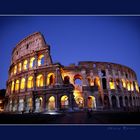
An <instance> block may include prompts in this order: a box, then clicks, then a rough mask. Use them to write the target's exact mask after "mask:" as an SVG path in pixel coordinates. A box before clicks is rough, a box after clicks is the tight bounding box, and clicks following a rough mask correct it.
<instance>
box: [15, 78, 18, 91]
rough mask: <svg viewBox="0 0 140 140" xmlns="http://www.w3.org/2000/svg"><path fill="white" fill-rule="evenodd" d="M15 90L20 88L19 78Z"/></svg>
mask: <svg viewBox="0 0 140 140" xmlns="http://www.w3.org/2000/svg"><path fill="white" fill-rule="evenodd" d="M15 90H16V91H17V90H19V80H16V85H15Z"/></svg>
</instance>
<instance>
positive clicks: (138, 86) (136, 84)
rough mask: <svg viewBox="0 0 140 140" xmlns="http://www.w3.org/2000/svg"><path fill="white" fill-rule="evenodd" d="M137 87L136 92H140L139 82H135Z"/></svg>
mask: <svg viewBox="0 0 140 140" xmlns="http://www.w3.org/2000/svg"><path fill="white" fill-rule="evenodd" d="M135 87H136V91H137V92H139V86H138V83H137V82H135Z"/></svg>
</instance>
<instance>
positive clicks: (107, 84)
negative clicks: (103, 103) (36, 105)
mask: <svg viewBox="0 0 140 140" xmlns="http://www.w3.org/2000/svg"><path fill="white" fill-rule="evenodd" d="M108 77H109V73H108V69H106V86H107V89H108V90H110V86H109V78H108Z"/></svg>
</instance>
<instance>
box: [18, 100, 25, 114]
mask: <svg viewBox="0 0 140 140" xmlns="http://www.w3.org/2000/svg"><path fill="white" fill-rule="evenodd" d="M23 110H24V100H23V99H19V106H18V111H23Z"/></svg>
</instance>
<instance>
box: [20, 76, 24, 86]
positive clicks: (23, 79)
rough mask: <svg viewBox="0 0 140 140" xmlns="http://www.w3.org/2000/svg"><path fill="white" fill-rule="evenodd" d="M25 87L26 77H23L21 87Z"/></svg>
mask: <svg viewBox="0 0 140 140" xmlns="http://www.w3.org/2000/svg"><path fill="white" fill-rule="evenodd" d="M24 88H25V78H22V79H21V84H20V89H24Z"/></svg>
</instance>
